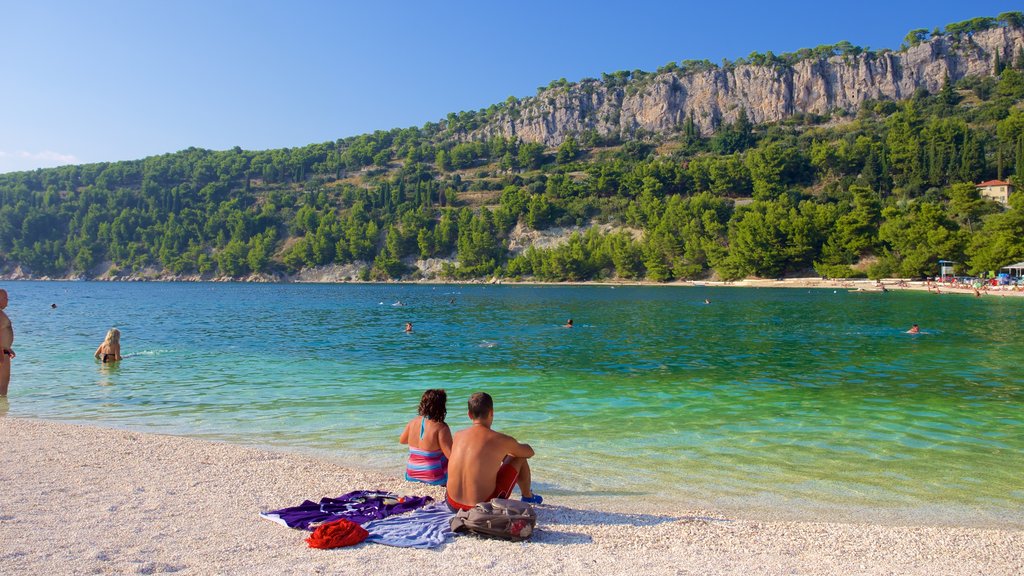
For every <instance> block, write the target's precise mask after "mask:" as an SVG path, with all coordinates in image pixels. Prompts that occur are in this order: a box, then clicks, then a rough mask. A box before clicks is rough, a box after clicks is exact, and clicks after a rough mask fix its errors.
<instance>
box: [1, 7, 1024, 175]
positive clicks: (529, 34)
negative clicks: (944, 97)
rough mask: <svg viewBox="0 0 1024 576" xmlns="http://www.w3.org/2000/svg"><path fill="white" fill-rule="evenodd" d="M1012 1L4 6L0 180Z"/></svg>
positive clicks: (813, 41) (382, 116) (856, 32)
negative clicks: (0, 175) (50, 168)
mask: <svg viewBox="0 0 1024 576" xmlns="http://www.w3.org/2000/svg"><path fill="white" fill-rule="evenodd" d="M1021 9H1022V7H1021V6H1020V5H1015V3H1014V2H1010V1H989V0H971V1H966V0H931V1H917V0H913V1H906V2H903V1H899V0H886V1H880V0H862V1H860V2H856V1H845V2H828V1H827V0H818V1H802V0H801V1H793V2H786V1H783V2H766V1H764V0H757V1H754V0H718V1H713V0H704V1H700V2H693V1H689V0H679V1H675V2H672V1H664V2H651V1H646V0H632V1H630V0H624V1H620V2H607V1H602V0H591V1H572V2H569V1H566V2H559V1H557V0H549V1H547V2H543V1H541V2H535V1H533V0H526V1H524V0H518V1H515V2H487V1H486V0H480V1H478V2H442V1H436V2H430V1H424V0H419V1H411V2H396V1H387V0H378V1H376V2H375V1H366V0H364V1H362V2H347V1H342V0H339V1H334V2H330V1H314V0H291V1H287V2H285V1H279V2H270V1H262V0H244V1H243V0H123V1H117V0H88V1H66V2H58V1H51V0H19V1H15V0H0V172H8V171H12V170H26V169H33V168H38V167H46V166H56V165H59V164H66V163H85V162H100V161H114V160H128V159H135V158H142V157H145V156H149V155H153V154H162V153H165V152H174V151H177V150H181V149H183V148H187V147H189V146H197V147H202V148H212V149H218V150H219V149H226V148H230V147H232V146H236V145H237V146H241V147H243V148H246V149H267V148H282V147H289V146H302V145H305V144H310V143H314V142H324V141H328V140H334V139H337V138H342V137H346V136H352V135H356V134H362V133H365V132H372V131H374V130H378V129H383V130H387V129H390V128H395V127H407V126H422V125H423V124H424V123H426V122H431V121H436V120H439V119H442V118H444V116H445V115H446V114H447V113H448V112H457V111H461V110H475V109H479V108H485V107H487V106H489V105H491V104H494V103H496V102H500V101H502V100H505V99H506V98H507V97H509V96H517V97H525V96H532V95H534V94H536V90H537V87H538V86H544V85H547V84H548V83H549V82H550V81H551V80H555V79H558V78H563V77H564V78H567V79H569V80H579V79H580V78H584V77H588V76H589V77H599V76H600V74H601V73H602V72H614V71H616V70H633V69H637V68H639V69H643V70H652V71H653V70H654V69H656V68H657V67H658V66H661V65H663V64H665V63H667V62H670V61H680V60H685V59H704V58H707V59H709V60H711V61H713V62H720V61H721V60H722V58H730V59H734V58H737V57H740V56H745V55H747V54H749V53H750V52H752V51H755V50H757V51H762V52H763V51H767V50H772V51H774V52H776V53H781V52H790V51H793V50H797V49H799V48H803V47H813V46H817V45H819V44H832V43H835V42H838V41H840V40H849V41H850V42H852V43H854V44H857V45H860V46H867V47H871V48H887V47H888V48H896V47H898V46H899V44H900V42H901V40H902V39H903V37H904V35H905V34H906V33H907V32H908V31H909V30H911V29H913V28H928V29H929V30H930V29H932V28H935V27H941V26H944V25H946V24H948V23H950V22H957V21H960V20H965V19H968V18H973V17H975V16H995V15H997V14H999V13H1001V12H1006V11H1012V10H1021Z"/></svg>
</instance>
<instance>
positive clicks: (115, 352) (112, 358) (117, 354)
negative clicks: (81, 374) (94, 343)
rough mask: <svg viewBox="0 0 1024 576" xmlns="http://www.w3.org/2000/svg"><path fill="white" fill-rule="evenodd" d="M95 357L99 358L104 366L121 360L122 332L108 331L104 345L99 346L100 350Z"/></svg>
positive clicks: (114, 329) (112, 329)
mask: <svg viewBox="0 0 1024 576" xmlns="http://www.w3.org/2000/svg"><path fill="white" fill-rule="evenodd" d="M93 356H95V357H96V358H99V359H100V360H101V361H102V362H103V363H104V364H109V363H111V362H117V361H118V360H120V359H121V331H120V330H118V329H117V328H111V329H110V330H107V337H106V338H104V339H103V343H102V344H100V345H99V348H96V352H95V353H94V354H93Z"/></svg>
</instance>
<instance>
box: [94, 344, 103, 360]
mask: <svg viewBox="0 0 1024 576" xmlns="http://www.w3.org/2000/svg"><path fill="white" fill-rule="evenodd" d="M100 350H103V344H100V345H99V346H97V347H96V352H94V353H93V355H92V356H93V358H99V357H100Z"/></svg>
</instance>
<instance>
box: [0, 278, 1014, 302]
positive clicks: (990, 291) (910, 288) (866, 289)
mask: <svg viewBox="0 0 1024 576" xmlns="http://www.w3.org/2000/svg"><path fill="white" fill-rule="evenodd" d="M0 282H103V283H122V282H123V283H139V282H142V283H145V282H156V283H160V282H169V283H173V282H181V283H211V284H231V283H236V284H352V285H381V286H401V285H409V286H417V285H423V286H443V285H450V286H596V287H626V286H642V287H665V288H672V287H674V288H702V287H708V288H807V289H819V290H823V289H832V290H846V291H849V292H857V293H871V292H874V293H882V291H881V290H880V289H879V288H878V284H877V283H876V281H874V280H865V279H855V280H851V279H822V278H784V279H781V280H768V279H760V278H747V279H743V280H733V281H718V280H675V281H672V282H652V281H650V280H585V281H566V282H542V281H534V280H509V279H500V280H498V279H492V280H483V279H478V280H441V279H423V280H393V281H386V282H377V281H361V280H338V279H329V278H325V279H314V280H309V279H274V278H269V277H267V278H263V277H260V278H200V277H173V276H172V277H164V276H161V277H155V278H142V277H139V278H133V277H119V278H102V279H101V278H90V279H86V278H47V277H43V278H24V277H12V276H10V275H0ZM900 282H902V283H903V285H899V283H900ZM882 283H883V284H884V285H885V288H886V290H887V291H889V292H928V293H931V294H934V295H936V296H943V295H951V294H952V295H963V296H977V297H982V298H993V297H994V298H1005V297H1011V298H1024V289H1020V290H1014V289H1012V288H1013V287H1011V286H998V287H986V289H983V290H981V291H980V296H978V295H976V294H975V293H974V289H973V288H963V287H950V286H947V285H939V286H938V291H936V290H935V289H934V287H933V286H930V285H929V283H928V282H922V281H919V280H913V281H911V280H906V279H901V278H886V279H883V280H882Z"/></svg>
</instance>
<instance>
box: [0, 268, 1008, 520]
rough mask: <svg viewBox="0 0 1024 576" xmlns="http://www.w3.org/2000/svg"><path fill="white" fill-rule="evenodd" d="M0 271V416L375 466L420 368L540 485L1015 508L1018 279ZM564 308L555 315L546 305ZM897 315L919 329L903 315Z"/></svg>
mask: <svg viewBox="0 0 1024 576" xmlns="http://www.w3.org/2000/svg"><path fill="white" fill-rule="evenodd" d="M2 287H4V288H6V289H7V290H8V291H9V292H10V299H11V303H10V306H9V307H8V309H7V312H8V314H9V315H10V317H11V318H12V320H13V322H14V327H15V330H16V334H17V340H16V342H15V350H16V352H17V354H18V356H17V358H16V360H15V364H14V376H13V381H12V384H11V393H10V397H9V400H8V402H7V403H6V404H3V405H2V406H0V412H2V411H3V410H6V411H7V417H35V418H45V419H50V420H63V421H70V422H80V423H87V424H96V425H101V426H112V427H118V428H128V429H133V430H140V431H147V432H158V433H169V434H181V435H188V436H193V437H199V438H207V439H215V440H221V441H228V442H233V443H239V444H247V445H257V446H269V447H274V448H277V449H285V450H292V451H301V452H313V453H316V454H319V455H321V456H325V457H328V458H336V459H338V460H340V461H342V462H345V463H348V464H355V465H359V466H362V467H367V468H373V469H380V470H385V471H388V472H389V473H392V474H394V475H396V476H397V475H400V474H401V472H402V469H403V464H404V458H405V454H406V449H405V448H404V447H402V446H400V445H399V444H398V443H397V439H398V435H399V433H400V432H401V429H402V427H403V425H404V423H405V422H406V421H408V419H410V418H411V417H413V416H414V415H415V413H416V406H417V404H418V401H419V397H420V394H421V393H422V392H423V390H425V389H427V388H434V387H440V388H444V389H446V390H447V391H448V398H449V402H448V422H449V423H450V424H451V425H452V427H453V429H455V430H458V429H460V428H462V427H465V426H466V425H468V419H467V417H466V415H465V412H466V408H465V407H466V400H467V398H468V396H469V394H471V393H472V392H474V391H477V390H484V391H487V392H489V393H490V394H491V395H492V396H493V397H494V398H495V423H494V426H495V428H496V429H499V430H501V431H504V432H507V433H510V434H512V435H514V436H516V437H517V438H519V439H520V440H522V441H526V442H529V443H530V444H531V445H532V446H533V447H534V448H535V450H536V451H537V456H536V457H535V459H534V460H533V464H532V465H533V468H534V470H535V473H534V477H535V481H536V484H535V485H536V488H537V491H538V492H540V493H542V494H552V495H556V494H557V495H560V496H562V497H566V498H571V497H573V496H587V497H594V496H603V497H607V498H618V499H630V498H632V499H653V498H664V497H668V498H671V499H673V500H674V501H676V502H677V503H682V504H685V505H689V506H693V507H695V508H700V509H708V508H711V509H719V510H726V511H737V512H747V513H759V512H760V511H763V512H768V513H775V514H780V515H782V516H784V517H788V518H794V519H812V518H814V519H820V518H822V517H823V516H824V517H827V518H834V519H839V520H854V521H856V520H866V521H894V522H925V523H938V524H942V523H953V524H960V525H979V526H1014V527H1021V526H1024V481H1022V477H1024V412H1022V408H1024V343H1022V341H1021V338H1020V333H1021V332H1020V328H1021V325H1022V322H1024V300H1021V299H1016V298H1002V299H1001V298H998V297H992V296H986V297H984V298H980V299H979V298H972V297H963V296H949V295H943V296H938V295H933V294H927V293H893V292H890V293H888V294H881V293H850V292H848V291H846V290H841V289H837V290H832V289H828V290H822V289H818V290H807V289H738V288H721V287H720V288H705V287H668V286H666V287H625V286H615V287H612V286H607V285H595V286H574V287H569V286H492V285H487V286H484V285H399V284H378V285H373V284H363V285H326V284H324V285H312V284H284V285H267V284H221V283H182V284H179V283H97V282H7V283H3V284H2ZM705 298H707V299H709V300H710V303H709V304H705ZM52 304H56V305H57V307H56V308H53V307H52V306H51V305H52ZM569 318H572V319H573V320H574V323H575V327H573V328H565V327H563V326H562V325H563V324H564V323H565V322H566V320H567V319H569ZM406 322H412V323H413V331H412V332H411V333H406V332H405V331H404V326H405V323H406ZM914 323H916V324H919V325H920V326H921V330H922V333H921V334H918V335H910V334H906V333H905V331H906V330H907V329H908V328H909V327H910V325H911V324H914ZM113 326H116V327H118V328H119V329H120V330H121V333H122V352H123V355H124V357H125V359H124V361H122V362H120V363H119V364H115V365H104V364H101V363H100V362H99V361H97V360H95V359H94V358H93V356H92V353H93V351H94V350H95V349H96V346H97V345H98V344H99V343H100V342H101V341H102V339H103V336H104V334H105V333H106V331H107V329H108V328H110V327H113ZM296 496H297V497H305V496H308V495H305V496H304V495H296Z"/></svg>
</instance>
